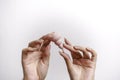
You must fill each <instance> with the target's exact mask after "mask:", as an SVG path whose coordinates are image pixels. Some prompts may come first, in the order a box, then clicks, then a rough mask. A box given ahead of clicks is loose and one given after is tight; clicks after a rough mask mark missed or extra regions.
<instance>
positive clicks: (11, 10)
mask: <svg viewBox="0 0 120 80" xmlns="http://www.w3.org/2000/svg"><path fill="white" fill-rule="evenodd" d="M119 27H120V2H119V0H0V80H21V79H22V77H23V74H22V67H21V50H22V49H23V48H25V47H27V44H28V43H29V42H30V41H32V40H35V39H39V38H40V37H41V36H42V35H44V34H47V33H49V32H53V31H55V32H58V33H60V34H61V35H62V36H64V37H67V38H68V39H69V40H70V41H71V42H72V43H73V44H74V45H80V46H84V47H92V48H93V49H95V50H96V51H97V53H98V60H97V68H96V75H95V79H96V80H120V30H119V29H120V28H119ZM58 51H59V49H58V48H57V46H55V45H54V44H53V45H52V49H51V60H50V67H49V71H48V75H47V78H46V80H69V76H68V73H67V70H66V65H65V63H64V60H63V58H62V57H61V56H60V55H59V54H58Z"/></svg>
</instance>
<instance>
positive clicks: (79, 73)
mask: <svg viewBox="0 0 120 80" xmlns="http://www.w3.org/2000/svg"><path fill="white" fill-rule="evenodd" d="M63 46H64V48H65V49H67V50H69V51H70V52H71V56H72V60H71V59H70V57H69V55H67V54H66V53H65V52H60V55H61V56H62V57H63V58H64V60H65V62H66V65H67V69H68V73H69V75H70V79H71V80H94V76H95V67H96V59H97V54H96V52H95V51H94V50H93V49H91V48H84V47H80V46H72V44H71V43H70V42H69V41H68V40H67V39H65V44H64V45H63ZM80 52H82V53H83V55H82V54H81V53H80ZM89 53H90V54H89ZM90 55H91V57H90Z"/></svg>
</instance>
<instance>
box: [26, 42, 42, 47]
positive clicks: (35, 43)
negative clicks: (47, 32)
mask: <svg viewBox="0 0 120 80" xmlns="http://www.w3.org/2000/svg"><path fill="white" fill-rule="evenodd" d="M42 42H43V40H35V41H32V42H30V43H29V44H28V46H29V47H32V48H38V47H39V46H40V45H41V43H42Z"/></svg>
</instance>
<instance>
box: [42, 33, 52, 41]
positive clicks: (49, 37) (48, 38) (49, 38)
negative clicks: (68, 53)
mask: <svg viewBox="0 0 120 80" xmlns="http://www.w3.org/2000/svg"><path fill="white" fill-rule="evenodd" d="M40 39H43V40H50V41H51V40H52V35H51V34H46V35H44V36H42V37H41V38H40Z"/></svg>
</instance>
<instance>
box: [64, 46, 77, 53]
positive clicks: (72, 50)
mask: <svg viewBox="0 0 120 80" xmlns="http://www.w3.org/2000/svg"><path fill="white" fill-rule="evenodd" d="M63 47H64V48H65V49H67V50H69V51H71V52H75V49H74V48H73V46H70V45H67V44H63Z"/></svg>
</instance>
